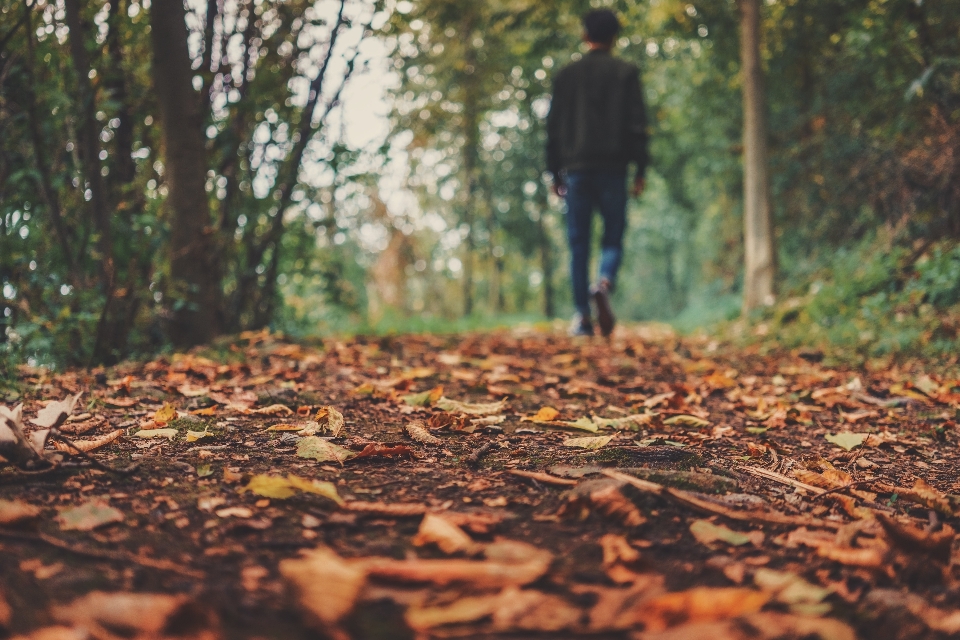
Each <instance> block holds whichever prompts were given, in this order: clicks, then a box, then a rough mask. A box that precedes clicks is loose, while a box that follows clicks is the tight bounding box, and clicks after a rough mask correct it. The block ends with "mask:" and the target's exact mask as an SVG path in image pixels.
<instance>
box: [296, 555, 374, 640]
mask: <svg viewBox="0 0 960 640" xmlns="http://www.w3.org/2000/svg"><path fill="white" fill-rule="evenodd" d="M280 575H282V576H283V577H284V579H285V580H286V581H287V582H288V583H289V584H291V585H292V586H293V588H294V591H295V592H296V595H297V601H298V603H299V605H300V608H301V609H303V610H304V611H305V612H306V613H307V614H308V616H309V617H310V619H311V621H312V623H313V626H314V627H316V628H317V629H318V630H320V631H323V632H325V633H327V634H328V635H330V636H332V637H333V638H335V639H338V640H339V639H342V638H343V639H345V638H349V636H348V635H346V634H345V632H343V631H341V630H340V629H339V627H338V624H339V622H340V621H341V620H342V619H343V618H344V617H346V615H347V614H348V613H350V611H351V610H353V607H354V604H355V603H356V601H357V598H358V597H359V596H360V591H361V590H362V589H363V585H364V583H365V582H366V571H365V570H364V568H363V566H362V565H360V564H358V563H355V562H348V561H346V560H344V559H343V558H341V557H340V556H338V555H337V554H336V553H335V552H334V551H333V550H331V549H328V548H326V547H318V548H316V549H312V550H309V551H303V552H301V554H300V557H299V558H291V559H288V560H282V561H281V562H280Z"/></svg>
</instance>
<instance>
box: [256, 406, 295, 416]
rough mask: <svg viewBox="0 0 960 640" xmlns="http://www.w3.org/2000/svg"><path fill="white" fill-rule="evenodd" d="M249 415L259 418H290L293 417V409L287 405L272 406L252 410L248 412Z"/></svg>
mask: <svg viewBox="0 0 960 640" xmlns="http://www.w3.org/2000/svg"><path fill="white" fill-rule="evenodd" d="M247 413H252V414H255V415H258V416H290V415H293V409H291V408H290V407H288V406H287V405H285V404H271V405H269V406H267V407H261V408H259V409H250V410H249V411H247Z"/></svg>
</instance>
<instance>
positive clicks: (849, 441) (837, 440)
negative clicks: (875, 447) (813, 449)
mask: <svg viewBox="0 0 960 640" xmlns="http://www.w3.org/2000/svg"><path fill="white" fill-rule="evenodd" d="M869 435H870V434H868V433H852V432H850V431H842V432H840V433H836V434H833V433H828V434H827V435H825V436H823V437H824V438H825V439H826V441H827V442H831V443H833V444H835V445H837V446H838V447H841V448H843V449H846V450H847V451H851V450H853V449H855V448H856V447H859V446H860V445H861V444H863V441H864V440H866V439H867V436H869Z"/></svg>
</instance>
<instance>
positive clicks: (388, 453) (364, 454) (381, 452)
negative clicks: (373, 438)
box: [355, 443, 414, 460]
mask: <svg viewBox="0 0 960 640" xmlns="http://www.w3.org/2000/svg"><path fill="white" fill-rule="evenodd" d="M398 456H399V457H407V458H412V457H414V455H413V450H412V449H411V448H410V447H408V446H406V445H403V444H398V445H396V446H394V447H390V446H387V445H383V444H378V443H374V444H368V445H367V446H365V447H364V448H363V451H361V452H360V453H357V454H355V457H356V459H357V460H359V459H361V458H373V457H384V458H393V457H398Z"/></svg>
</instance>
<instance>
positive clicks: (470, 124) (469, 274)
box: [462, 10, 480, 316]
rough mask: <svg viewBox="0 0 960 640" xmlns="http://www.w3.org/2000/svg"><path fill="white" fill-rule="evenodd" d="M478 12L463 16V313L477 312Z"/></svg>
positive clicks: (467, 314) (470, 11) (469, 12)
mask: <svg viewBox="0 0 960 640" xmlns="http://www.w3.org/2000/svg"><path fill="white" fill-rule="evenodd" d="M475 23H476V15H475V14H474V13H473V11H472V10H468V13H467V15H466V17H465V18H464V20H463V29H462V34H463V38H464V44H465V46H466V49H467V50H466V53H465V55H464V73H465V77H464V78H463V83H464V97H463V137H464V144H463V150H462V162H463V177H464V180H465V181H466V183H467V184H466V198H465V201H464V204H463V216H462V221H463V224H465V225H467V237H466V239H465V240H464V245H463V315H464V316H469V315H471V314H472V313H473V258H474V253H475V250H476V246H475V245H476V242H475V240H474V236H473V234H474V228H473V223H474V218H475V214H476V208H477V191H478V188H479V185H478V184H477V165H478V164H479V162H478V160H479V151H480V131H479V126H480V114H479V109H480V92H479V89H480V87H479V86H478V85H479V81H480V74H479V73H478V69H477V49H476V47H474V46H473V29H474V25H475Z"/></svg>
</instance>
